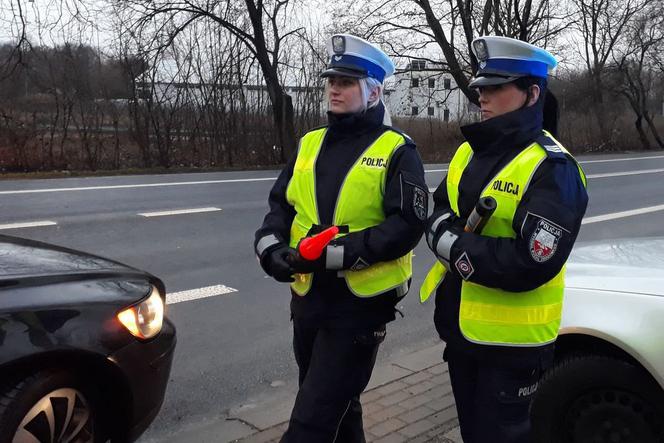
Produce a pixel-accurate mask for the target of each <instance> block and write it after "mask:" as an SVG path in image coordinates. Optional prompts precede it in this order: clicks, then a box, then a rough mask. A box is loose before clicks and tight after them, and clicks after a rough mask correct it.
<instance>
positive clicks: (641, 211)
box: [581, 205, 664, 225]
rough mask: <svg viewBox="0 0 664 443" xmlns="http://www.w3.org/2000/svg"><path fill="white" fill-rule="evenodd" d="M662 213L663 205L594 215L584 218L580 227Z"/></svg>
mask: <svg viewBox="0 0 664 443" xmlns="http://www.w3.org/2000/svg"><path fill="white" fill-rule="evenodd" d="M658 211H664V205H657V206H650V207H647V208H639V209H632V210H630V211H620V212H613V213H611V214H604V215H596V216H594V217H586V218H584V219H583V221H582V222H581V224H582V225H587V224H589V223H598V222H603V221H608V220H615V219H617V218H624V217H632V216H634V215H642V214H649V213H651V212H658Z"/></svg>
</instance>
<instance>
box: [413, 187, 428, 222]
mask: <svg viewBox="0 0 664 443" xmlns="http://www.w3.org/2000/svg"><path fill="white" fill-rule="evenodd" d="M428 209H429V196H428V195H427V193H426V191H424V189H420V188H418V187H417V186H415V187H413V212H414V213H415V216H416V217H417V218H419V219H420V220H424V219H425V218H427V213H428V212H429V211H428Z"/></svg>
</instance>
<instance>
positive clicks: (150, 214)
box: [138, 208, 221, 217]
mask: <svg viewBox="0 0 664 443" xmlns="http://www.w3.org/2000/svg"><path fill="white" fill-rule="evenodd" d="M214 211H221V208H193V209H175V210H172V211H158V212H140V213H139V214H138V215H141V216H143V217H162V216H164V215H180V214H198V213H199V212H214Z"/></svg>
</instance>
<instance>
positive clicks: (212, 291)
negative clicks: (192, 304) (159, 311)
mask: <svg viewBox="0 0 664 443" xmlns="http://www.w3.org/2000/svg"><path fill="white" fill-rule="evenodd" d="M231 292H237V289H233V288H229V287H228V286H225V285H215V286H207V287H205V288H197V289H190V290H188V291H180V292H171V293H168V292H167V293H166V304H169V305H172V304H175V303H181V302H183V301H191V300H197V299H199V298H208V297H216V296H218V295H224V294H230V293H231Z"/></svg>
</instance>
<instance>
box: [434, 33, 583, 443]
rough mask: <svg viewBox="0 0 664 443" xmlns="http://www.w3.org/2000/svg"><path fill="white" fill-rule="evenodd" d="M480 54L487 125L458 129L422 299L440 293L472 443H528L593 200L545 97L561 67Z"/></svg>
mask: <svg viewBox="0 0 664 443" xmlns="http://www.w3.org/2000/svg"><path fill="white" fill-rule="evenodd" d="M472 48H473V52H474V53H475V55H476V56H477V59H478V61H479V66H480V69H479V70H478V72H477V75H476V78H475V79H474V80H473V81H472V82H471V84H470V85H471V87H473V88H476V89H477V90H478V92H479V103H480V108H481V111H482V121H481V122H480V123H476V124H471V125H468V126H464V127H462V128H461V130H462V132H463V135H464V136H465V138H466V142H465V143H464V144H462V145H461V146H460V147H459V149H458V150H457V152H456V153H455V155H454V157H453V159H452V161H451V163H450V166H449V169H448V172H447V177H446V179H445V180H444V181H443V183H442V184H441V185H440V186H439V187H438V189H437V190H436V191H435V193H434V202H435V208H434V213H433V215H432V216H431V218H430V219H429V223H428V226H427V230H426V235H427V243H428V244H429V247H430V248H431V249H432V250H433V252H434V253H435V254H436V257H437V258H438V260H439V261H438V263H436V265H434V268H432V270H431V271H430V273H429V275H428V276H427V278H426V280H425V283H424V285H423V287H422V294H421V295H423V296H426V295H427V293H428V292H429V291H432V290H435V289H436V287H437V292H436V312H435V315H434V322H435V324H436V329H437V330H438V333H439V335H440V337H441V338H442V339H443V340H444V341H445V342H446V349H445V354H444V358H445V359H446V360H447V362H448V364H449V371H450V377H451V380H452V389H453V392H454V397H455V400H456V403H457V410H458V414H459V422H460V425H461V435H462V437H463V440H464V442H466V443H474V442H481V443H486V442H495V443H499V442H510V443H514V442H527V441H529V433H530V420H529V405H530V401H531V398H532V395H533V393H534V392H535V391H536V389H537V384H538V380H539V376H540V373H541V370H542V369H543V368H544V367H546V366H547V365H548V364H550V362H551V358H552V349H553V343H554V341H555V339H556V337H557V333H558V327H559V325H560V318H561V311H562V301H563V287H564V273H565V271H564V265H565V262H566V260H567V257H568V255H569V253H570V251H571V249H572V246H573V244H574V241H575V239H576V236H577V234H578V231H579V228H580V225H581V219H582V218H583V214H584V213H585V210H586V205H587V202H588V197H587V194H586V189H585V176H584V175H583V172H582V170H581V168H580V167H579V165H578V164H577V163H576V161H575V160H574V159H573V158H572V156H571V155H570V154H569V153H568V152H567V151H566V150H565V148H563V146H562V145H561V144H560V143H559V142H557V141H556V140H555V139H554V138H553V136H552V133H555V125H556V119H557V117H556V116H557V107H556V105H555V99H553V97H552V95H551V94H550V93H549V94H547V92H546V90H547V75H548V71H549V70H550V69H552V68H553V67H555V65H556V60H555V58H554V57H553V56H552V55H551V54H549V53H548V52H546V51H544V50H543V49H540V48H537V47H535V46H533V45H530V44H528V43H525V42H522V41H519V40H514V39H510V38H504V37H482V38H479V39H476V40H474V41H473V44H472ZM545 97H547V98H546V99H545ZM545 102H548V103H547V104H546V105H545ZM543 122H544V129H549V131H548V132H545V131H543ZM489 196H490V197H493V198H494V199H495V200H496V202H497V209H496V211H495V212H494V213H493V215H492V216H491V218H490V219H489V220H488V223H487V224H486V225H485V227H484V228H483V229H482V231H481V232H480V233H472V232H464V229H463V227H464V225H465V218H466V217H468V215H469V214H470V213H471V211H472V210H473V208H474V206H475V204H476V203H477V202H478V200H479V199H480V197H489ZM443 277H444V278H443ZM441 280H442V282H441Z"/></svg>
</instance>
